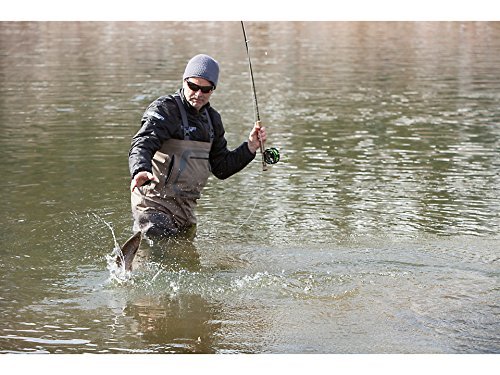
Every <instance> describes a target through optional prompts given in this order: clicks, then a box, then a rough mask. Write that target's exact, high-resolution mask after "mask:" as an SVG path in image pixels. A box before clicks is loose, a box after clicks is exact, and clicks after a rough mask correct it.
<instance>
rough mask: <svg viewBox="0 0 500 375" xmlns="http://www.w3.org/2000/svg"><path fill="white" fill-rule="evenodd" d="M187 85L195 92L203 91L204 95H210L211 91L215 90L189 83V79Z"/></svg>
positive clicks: (210, 87)
mask: <svg viewBox="0 0 500 375" xmlns="http://www.w3.org/2000/svg"><path fill="white" fill-rule="evenodd" d="M186 83H187V85H188V87H189V88H190V89H191V90H193V91H194V92H197V91H198V90H201V92H202V93H204V94H208V93H209V92H210V91H212V90H214V89H215V87H214V86H199V85H197V84H196V83H193V82H191V81H188V80H187V79H186Z"/></svg>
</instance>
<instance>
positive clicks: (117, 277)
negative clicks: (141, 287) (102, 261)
mask: <svg viewBox="0 0 500 375" xmlns="http://www.w3.org/2000/svg"><path fill="white" fill-rule="evenodd" d="M94 217H95V218H96V219H98V220H100V221H102V222H103V223H104V224H105V225H106V226H107V227H108V228H109V230H110V231H111V235H112V236H113V242H114V247H113V250H112V252H111V254H106V263H107V265H106V268H107V269H108V271H109V278H108V281H110V282H117V283H118V284H123V283H126V282H133V280H132V272H131V271H127V270H125V262H124V259H123V253H122V250H121V248H120V245H119V244H118V241H117V239H116V235H115V231H114V230H113V226H112V225H111V223H108V222H107V221H106V220H104V219H103V218H101V217H100V216H98V215H96V214H94ZM117 258H119V259H120V260H121V262H119V263H120V265H118V264H117V262H116V259H117Z"/></svg>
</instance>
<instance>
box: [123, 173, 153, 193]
mask: <svg viewBox="0 0 500 375" xmlns="http://www.w3.org/2000/svg"><path fill="white" fill-rule="evenodd" d="M148 181H154V182H156V183H158V182H160V181H159V180H158V178H157V177H155V176H154V175H153V174H152V173H150V172H146V171H142V172H139V173H137V174H136V175H135V176H134V178H133V179H132V181H130V191H134V189H135V188H136V187H141V186H142V185H144V184H145V183H146V182H148Z"/></svg>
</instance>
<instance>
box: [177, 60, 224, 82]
mask: <svg viewBox="0 0 500 375" xmlns="http://www.w3.org/2000/svg"><path fill="white" fill-rule="evenodd" d="M189 77H200V78H204V79H206V80H207V81H210V82H212V84H213V85H214V86H217V80H218V79H219V63H218V62H217V61H215V60H214V59H213V58H211V57H210V56H208V55H196V56H195V57H193V58H192V59H191V60H189V62H188V63H187V65H186V70H185V71H184V75H183V76H182V79H183V80H185V79H186V78H189Z"/></svg>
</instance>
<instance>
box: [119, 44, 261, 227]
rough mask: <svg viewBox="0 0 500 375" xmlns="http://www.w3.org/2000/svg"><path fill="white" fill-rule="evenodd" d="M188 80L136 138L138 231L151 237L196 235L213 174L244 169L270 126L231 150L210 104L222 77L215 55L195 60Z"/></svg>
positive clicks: (148, 116)
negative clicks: (200, 201)
mask: <svg viewBox="0 0 500 375" xmlns="http://www.w3.org/2000/svg"><path fill="white" fill-rule="evenodd" d="M182 78H183V82H182V89H180V90H178V91H177V92H176V93H175V94H174V95H168V96H162V97H160V98H158V99H156V100H155V101H154V102H153V103H151V104H150V105H149V107H148V108H147V109H146V111H145V113H144V115H143V117H142V120H141V124H142V127H141V129H140V130H139V131H138V133H137V134H136V135H135V136H134V137H133V138H132V144H131V148H130V152H129V169H130V173H131V176H132V181H131V184H130V190H131V203H132V214H133V217H134V231H139V230H140V231H142V232H143V233H145V235H146V236H147V237H170V236H173V235H176V234H180V233H188V235H189V236H190V237H194V234H195V232H196V216H195V213H194V210H195V207H196V202H197V200H198V198H199V197H200V194H201V192H202V189H203V187H204V186H205V184H206V182H207V179H208V177H209V175H210V173H213V174H214V175H215V176H216V177H217V178H219V179H225V178H228V177H230V176H231V175H233V174H235V173H237V172H239V171H241V170H242V169H243V168H245V167H246V166H247V165H248V164H249V163H250V162H251V161H252V160H253V159H254V158H255V154H256V152H257V150H258V149H259V148H260V142H261V141H262V142H265V141H266V131H265V129H264V127H259V125H258V124H255V125H254V127H253V129H252V130H251V132H250V135H249V137H248V140H247V141H245V142H244V143H243V144H241V145H240V146H239V147H238V148H236V149H234V150H232V151H230V150H228V148H227V141H226V139H225V137H224V132H225V131H224V127H223V125H222V120H221V116H220V115H219V113H218V112H217V111H216V110H215V109H214V108H212V107H211V106H210V103H209V100H210V97H211V95H212V93H213V91H214V90H215V88H216V87H217V81H218V78H219V64H218V63H217V61H215V60H214V59H213V58H212V57H210V56H207V55H203V54H201V55H196V56H194V57H193V58H192V59H191V60H190V61H189V62H188V64H187V65H186V69H185V71H184V75H183V77H182Z"/></svg>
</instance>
